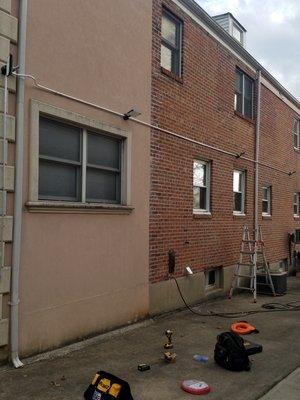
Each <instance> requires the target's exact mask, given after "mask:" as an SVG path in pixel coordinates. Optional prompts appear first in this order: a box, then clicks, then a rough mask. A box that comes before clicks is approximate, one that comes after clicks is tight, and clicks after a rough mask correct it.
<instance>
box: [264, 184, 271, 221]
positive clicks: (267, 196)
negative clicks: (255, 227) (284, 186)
mask: <svg viewBox="0 0 300 400" xmlns="http://www.w3.org/2000/svg"><path fill="white" fill-rule="evenodd" d="M262 214H263V215H271V186H263V188H262Z"/></svg>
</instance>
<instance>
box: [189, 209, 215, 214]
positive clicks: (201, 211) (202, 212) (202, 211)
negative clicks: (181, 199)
mask: <svg viewBox="0 0 300 400" xmlns="http://www.w3.org/2000/svg"><path fill="white" fill-rule="evenodd" d="M193 214H195V215H211V212H210V211H205V210H197V209H193Z"/></svg>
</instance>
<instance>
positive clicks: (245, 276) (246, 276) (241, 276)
mask: <svg viewBox="0 0 300 400" xmlns="http://www.w3.org/2000/svg"><path fill="white" fill-rule="evenodd" d="M235 276H237V277H238V278H250V279H252V278H254V275H240V274H235Z"/></svg>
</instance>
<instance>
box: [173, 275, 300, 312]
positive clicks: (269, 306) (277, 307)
mask: <svg viewBox="0 0 300 400" xmlns="http://www.w3.org/2000/svg"><path fill="white" fill-rule="evenodd" d="M170 278H171V279H173V280H174V281H175V284H176V286H177V289H178V292H179V295H180V297H181V300H182V301H183V303H184V305H185V307H186V308H187V309H188V310H189V311H190V312H191V313H193V314H195V315H198V316H200V317H221V318H239V317H244V316H249V315H254V314H261V313H271V312H282V311H300V300H296V301H292V302H289V303H285V304H282V303H277V302H273V303H265V304H263V305H262V308H263V310H260V309H258V310H248V311H236V312H214V311H208V312H206V313H204V312H200V311H197V310H194V309H193V308H192V307H191V306H189V305H188V303H187V302H186V300H185V298H184V296H183V294H182V291H181V289H180V286H179V284H178V281H177V279H176V278H175V276H170ZM297 303H298V305H294V304H297Z"/></svg>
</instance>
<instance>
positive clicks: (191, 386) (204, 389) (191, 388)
mask: <svg viewBox="0 0 300 400" xmlns="http://www.w3.org/2000/svg"><path fill="white" fill-rule="evenodd" d="M181 389H182V390H184V391H185V392H187V393H191V394H207V393H209V392H210V386H209V385H208V384H207V383H205V382H203V381H198V380H197V379H189V380H186V381H183V382H182V383H181Z"/></svg>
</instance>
